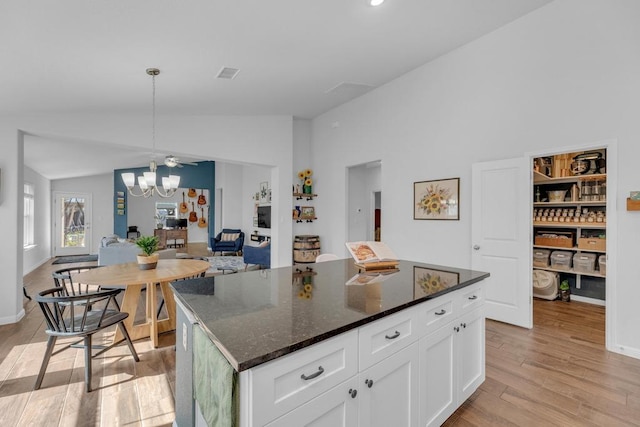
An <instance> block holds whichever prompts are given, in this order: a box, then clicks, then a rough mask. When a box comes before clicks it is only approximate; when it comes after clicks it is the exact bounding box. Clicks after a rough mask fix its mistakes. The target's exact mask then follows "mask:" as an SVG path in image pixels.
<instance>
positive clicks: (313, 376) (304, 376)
mask: <svg viewBox="0 0 640 427" xmlns="http://www.w3.org/2000/svg"><path fill="white" fill-rule="evenodd" d="M323 372H324V368H323V367H322V366H318V370H317V371H315V372H314V373H313V374H311V375H308V376H307V375H305V374H302V375H300V378H302V379H303V380H305V381H308V380H312V379H314V378H318V377H319V376H320V375H322V373H323Z"/></svg>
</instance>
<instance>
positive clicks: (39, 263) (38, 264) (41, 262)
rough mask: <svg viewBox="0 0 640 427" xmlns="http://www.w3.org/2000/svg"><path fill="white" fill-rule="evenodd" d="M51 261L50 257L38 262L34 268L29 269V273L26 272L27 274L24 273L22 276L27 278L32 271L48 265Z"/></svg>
mask: <svg viewBox="0 0 640 427" xmlns="http://www.w3.org/2000/svg"><path fill="white" fill-rule="evenodd" d="M50 260H51V258H50V257H46V258H44V259H42V260H40V261H38V262H37V263H36V264H35V266H34V267H32V268H31V269H29V271H25V272H23V273H22V275H23V276H26V275H27V274H29V273H31V272H32V271H34V270H36V269H38V268H40V267H42V265H43V264H46V263H48V262H49V261H50Z"/></svg>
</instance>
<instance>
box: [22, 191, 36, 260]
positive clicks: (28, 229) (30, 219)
mask: <svg viewBox="0 0 640 427" xmlns="http://www.w3.org/2000/svg"><path fill="white" fill-rule="evenodd" d="M33 193H34V187H33V184H29V183H27V182H25V183H24V246H25V247H26V246H32V245H34V244H35V241H34V232H33V228H34V224H35V218H34V212H35V209H34V206H33V204H34V203H33Z"/></svg>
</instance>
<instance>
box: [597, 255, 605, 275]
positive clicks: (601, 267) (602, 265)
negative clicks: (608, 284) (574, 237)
mask: <svg viewBox="0 0 640 427" xmlns="http://www.w3.org/2000/svg"><path fill="white" fill-rule="evenodd" d="M598 269H599V271H600V274H602V275H603V276H606V275H607V256H606V255H600V256H599V257H598Z"/></svg>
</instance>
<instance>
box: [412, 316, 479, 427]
mask: <svg viewBox="0 0 640 427" xmlns="http://www.w3.org/2000/svg"><path fill="white" fill-rule="evenodd" d="M484 338H485V332H484V315H483V313H482V308H478V309H476V310H473V311H472V312H470V313H466V314H463V315H462V316H460V317H459V318H457V319H455V320H454V321H452V322H450V323H448V324H447V325H445V326H444V327H442V328H441V329H438V330H437V331H436V332H433V333H432V334H430V335H427V336H426V337H424V338H422V339H421V340H420V356H419V357H420V403H419V407H420V425H421V426H439V425H441V424H442V423H443V422H444V421H445V420H446V419H447V418H448V417H449V416H450V415H451V414H452V413H453V412H454V411H455V410H456V408H458V407H459V406H460V405H461V404H462V403H463V402H464V401H465V400H467V399H468V398H469V396H471V395H472V394H473V392H474V391H475V390H476V389H477V388H478V387H479V386H480V384H482V382H483V381H484V378H485V369H484V361H485V355H484V348H485V346H484Z"/></svg>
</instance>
